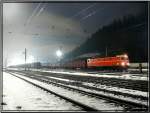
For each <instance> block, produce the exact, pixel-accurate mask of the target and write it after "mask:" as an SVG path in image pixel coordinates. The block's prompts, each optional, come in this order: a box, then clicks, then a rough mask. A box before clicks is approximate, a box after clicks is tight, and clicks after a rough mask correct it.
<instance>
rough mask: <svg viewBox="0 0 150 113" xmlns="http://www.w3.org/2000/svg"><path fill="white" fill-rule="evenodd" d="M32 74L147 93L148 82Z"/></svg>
mask: <svg viewBox="0 0 150 113" xmlns="http://www.w3.org/2000/svg"><path fill="white" fill-rule="evenodd" d="M15 72H16V71H15ZM17 72H20V71H17ZM22 72H24V73H28V74H32V72H25V71H22ZM33 73H34V74H42V75H45V76H52V77H56V75H57V77H59V78H65V79H70V80H74V81H79V82H91V83H100V84H102V85H108V86H113V87H120V88H126V89H133V90H138V91H143V92H148V81H142V80H125V79H123V80H122V79H117V78H104V77H88V76H74V75H72V76H71V75H69V76H66V74H60V73H49V72H40V71H34V72H33Z"/></svg>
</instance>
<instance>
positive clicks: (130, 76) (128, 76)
mask: <svg viewBox="0 0 150 113" xmlns="http://www.w3.org/2000/svg"><path fill="white" fill-rule="evenodd" d="M32 71H41V72H50V73H60V74H67V75H78V76H95V77H107V78H118V79H129V80H144V81H148V80H149V79H148V75H147V74H146V75H144V76H143V75H142V74H123V73H122V75H120V74H118V73H116V75H115V73H108V74H107V73H88V72H77V71H68V70H44V69H32ZM111 74H112V75H111Z"/></svg>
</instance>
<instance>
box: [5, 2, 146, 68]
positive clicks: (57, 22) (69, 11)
mask: <svg viewBox="0 0 150 113" xmlns="http://www.w3.org/2000/svg"><path fill="white" fill-rule="evenodd" d="M144 7H145V4H144V3H136V2H134V3H133V2H114V3H113V2H112V3H110V2H105V3H104V2H99V3H4V4H3V27H4V28H3V32H4V33H3V34H4V35H3V52H4V60H5V59H6V58H7V60H8V65H13V64H20V63H24V55H23V51H24V48H27V53H28V54H27V55H28V56H27V58H28V59H27V61H28V62H31V61H37V60H38V61H43V62H46V61H49V62H55V61H57V60H58V58H57V56H56V54H55V53H56V51H57V50H58V49H59V48H60V47H62V52H63V55H65V53H67V52H69V51H71V50H72V49H74V48H75V47H77V46H79V45H80V44H82V43H83V42H84V41H86V39H87V38H88V37H89V36H90V35H91V34H92V33H94V32H95V31H96V30H97V29H99V28H101V27H102V26H103V25H107V24H109V23H111V22H112V21H113V20H114V19H117V18H122V17H123V16H125V15H129V14H133V15H136V14H138V13H140V11H141V10H142V9H143V8H144Z"/></svg>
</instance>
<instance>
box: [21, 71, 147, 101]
mask: <svg viewBox="0 0 150 113" xmlns="http://www.w3.org/2000/svg"><path fill="white" fill-rule="evenodd" d="M23 73H25V74H30V75H31V76H32V75H36V76H42V75H40V74H33V73H27V72H23ZM42 78H45V80H50V81H51V82H56V83H61V84H64V85H71V86H77V87H83V88H86V89H90V90H95V91H103V92H106V93H112V94H114V95H123V96H126V97H132V98H136V99H138V100H148V98H147V97H145V96H142V95H135V94H129V93H125V92H119V91H112V90H109V89H106V88H105V89H101V88H96V87H92V86H87V85H84V84H82V83H81V82H78V81H73V82H69V81H67V82H66V81H64V80H68V79H62V80H61V78H59V77H58V78H57V76H55V77H50V76H48V75H44V76H42Z"/></svg>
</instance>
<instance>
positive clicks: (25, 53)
mask: <svg viewBox="0 0 150 113" xmlns="http://www.w3.org/2000/svg"><path fill="white" fill-rule="evenodd" d="M24 58H25V71H26V60H27V49H26V48H25V52H24Z"/></svg>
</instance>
